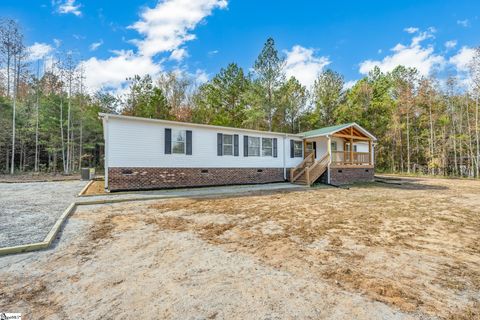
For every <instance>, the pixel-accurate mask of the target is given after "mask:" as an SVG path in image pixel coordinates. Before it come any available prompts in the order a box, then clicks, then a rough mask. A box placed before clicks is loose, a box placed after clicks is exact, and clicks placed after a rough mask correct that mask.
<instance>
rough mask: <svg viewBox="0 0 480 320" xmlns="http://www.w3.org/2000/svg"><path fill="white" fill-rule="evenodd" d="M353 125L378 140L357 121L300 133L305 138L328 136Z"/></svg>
mask: <svg viewBox="0 0 480 320" xmlns="http://www.w3.org/2000/svg"><path fill="white" fill-rule="evenodd" d="M352 126H353V127H354V128H356V129H357V130H359V131H360V132H362V133H363V134H365V135H366V136H367V137H369V138H371V139H372V140H374V141H375V140H377V138H376V137H375V136H374V135H373V134H371V133H370V132H368V131H367V130H365V129H364V128H362V127H361V126H360V125H358V124H356V123H355V122H350V123H344V124H339V125H336V126H330V127H324V128H320V129H315V130H311V131H306V132H302V133H300V135H301V136H303V137H304V138H311V137H319V136H327V135H332V134H334V133H337V132H339V131H342V130H344V129H346V128H350V127H352Z"/></svg>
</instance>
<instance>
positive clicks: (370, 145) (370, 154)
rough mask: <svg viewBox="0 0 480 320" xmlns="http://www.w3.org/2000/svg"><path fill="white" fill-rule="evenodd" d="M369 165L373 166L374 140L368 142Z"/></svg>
mask: <svg viewBox="0 0 480 320" xmlns="http://www.w3.org/2000/svg"><path fill="white" fill-rule="evenodd" d="M368 164H369V165H372V140H368Z"/></svg>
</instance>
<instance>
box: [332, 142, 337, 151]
mask: <svg viewBox="0 0 480 320" xmlns="http://www.w3.org/2000/svg"><path fill="white" fill-rule="evenodd" d="M330 148H331V149H332V151H337V141H332V143H331V144H330Z"/></svg>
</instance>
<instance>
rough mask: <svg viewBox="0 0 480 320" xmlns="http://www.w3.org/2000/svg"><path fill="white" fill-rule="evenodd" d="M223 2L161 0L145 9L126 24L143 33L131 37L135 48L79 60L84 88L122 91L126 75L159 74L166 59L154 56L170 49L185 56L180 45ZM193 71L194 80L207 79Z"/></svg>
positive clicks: (172, 56) (174, 55)
mask: <svg viewBox="0 0 480 320" xmlns="http://www.w3.org/2000/svg"><path fill="white" fill-rule="evenodd" d="M226 6H227V1H226V0H196V1H191V0H164V1H159V2H158V4H157V5H156V7H154V8H147V9H144V10H143V12H142V13H141V15H140V16H141V19H140V20H139V21H137V22H136V23H134V24H133V25H132V26H130V27H129V28H131V29H134V30H136V31H138V32H139V33H140V34H141V35H142V36H143V38H142V39H135V40H133V41H132V43H133V44H135V45H136V46H137V50H136V51H133V50H128V51H124V50H121V51H115V52H114V53H115V55H114V56H112V57H110V58H107V59H97V58H95V57H93V58H90V59H88V60H86V61H83V62H82V63H81V64H80V66H81V67H82V68H83V69H84V70H85V76H86V86H87V88H88V89H89V90H91V91H95V90H99V89H102V88H104V89H107V90H110V91H113V92H116V93H119V92H122V91H124V89H125V87H126V84H127V82H126V78H127V77H133V76H134V75H140V76H144V75H146V74H150V75H152V76H153V77H154V76H156V75H158V74H159V73H160V72H161V71H162V69H163V67H162V63H163V62H164V61H165V59H161V60H159V61H158V58H156V57H155V56H156V55H157V54H159V53H167V52H171V53H170V59H174V60H177V61H180V60H181V59H183V58H185V57H186V56H187V55H188V53H187V51H186V49H184V48H181V46H182V45H183V44H184V43H185V42H186V41H189V40H192V39H194V38H195V35H194V34H193V33H192V30H193V29H194V28H195V27H196V26H197V25H198V24H199V23H201V22H202V21H203V19H204V18H205V17H207V16H209V15H211V14H212V11H213V10H214V9H215V8H221V9H222V8H225V7H226ZM195 75H196V79H197V81H205V79H208V75H206V73H204V72H203V73H202V72H200V71H197V72H196V74H195Z"/></svg>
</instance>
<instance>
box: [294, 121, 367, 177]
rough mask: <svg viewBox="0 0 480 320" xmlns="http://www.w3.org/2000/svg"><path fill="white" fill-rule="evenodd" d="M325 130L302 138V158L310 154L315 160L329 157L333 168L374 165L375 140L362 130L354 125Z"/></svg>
mask: <svg viewBox="0 0 480 320" xmlns="http://www.w3.org/2000/svg"><path fill="white" fill-rule="evenodd" d="M325 129H327V130H323V132H312V135H310V136H306V137H305V138H304V140H303V141H304V158H307V157H308V156H310V155H311V154H312V153H313V154H314V156H313V157H314V158H316V159H321V158H322V157H323V156H325V155H330V166H333V167H348V166H364V167H372V166H373V165H374V150H373V142H374V139H375V138H374V137H373V136H371V135H370V134H369V133H368V132H365V130H364V129H362V128H361V127H359V126H357V125H356V124H354V123H352V124H347V125H341V126H334V127H328V128H325ZM314 133H317V134H314Z"/></svg>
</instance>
